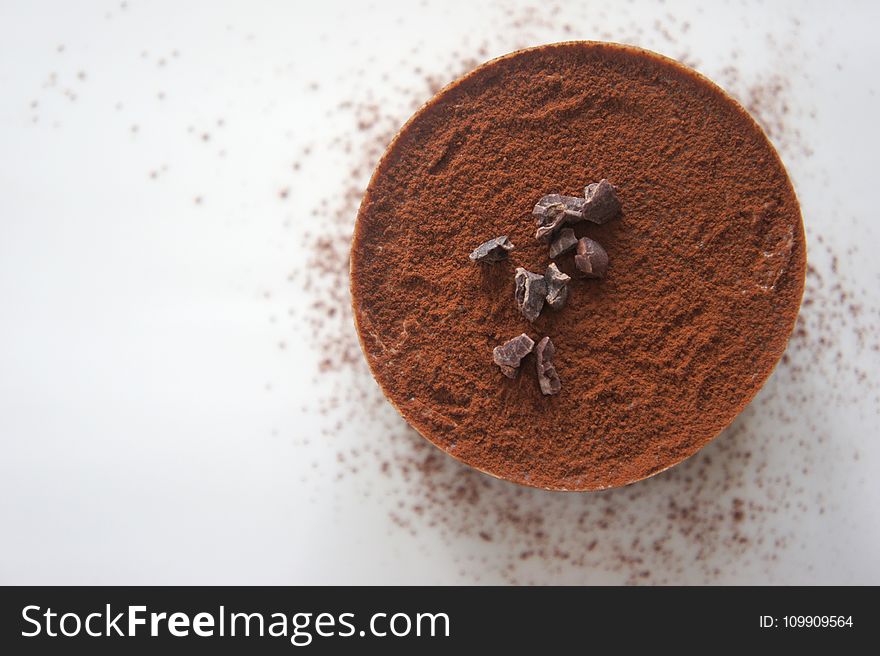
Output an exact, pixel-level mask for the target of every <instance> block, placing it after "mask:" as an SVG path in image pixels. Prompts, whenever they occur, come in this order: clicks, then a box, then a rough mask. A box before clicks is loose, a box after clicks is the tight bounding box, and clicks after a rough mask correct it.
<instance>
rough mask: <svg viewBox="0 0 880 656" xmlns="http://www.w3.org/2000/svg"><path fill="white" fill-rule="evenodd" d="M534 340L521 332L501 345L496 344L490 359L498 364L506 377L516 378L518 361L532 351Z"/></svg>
mask: <svg viewBox="0 0 880 656" xmlns="http://www.w3.org/2000/svg"><path fill="white" fill-rule="evenodd" d="M534 345H535V342H534V341H533V340H532V338H531V337H529V336H528V335H526V334H525V333H523V334H522V335H520V336H519V337H514V338H513V339H510V340H508V341H506V342H504V344H502V345H501V346H496V347H495V348H494V349H493V350H492V361H493V362H495V364H497V365H498V367H499V368H500V369H501V373H503V374H504V375H505V376H507V377H508V378H516V372H517V371H519V363H520V361H521V360H522V359H523V358H524V357H526V356H527V355H528V354H529V353H531V352H532V347H533V346H534Z"/></svg>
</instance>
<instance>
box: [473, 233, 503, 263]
mask: <svg viewBox="0 0 880 656" xmlns="http://www.w3.org/2000/svg"><path fill="white" fill-rule="evenodd" d="M512 250H513V244H512V243H510V240H509V239H508V238H507V235H502V236H501V237H495V239H490V240H489V241H486V242H483V243H482V244H480V245H479V246H477V247H476V248H475V249H474V252H473V253H471V255H470V258H471V259H472V260H473V261H474V262H486V263H489V264H492V263H494V262H500V261H501V260H503V259H505V258H506V257H507V254H508V253H509V252H510V251H512Z"/></svg>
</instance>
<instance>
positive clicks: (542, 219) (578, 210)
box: [532, 194, 587, 226]
mask: <svg viewBox="0 0 880 656" xmlns="http://www.w3.org/2000/svg"><path fill="white" fill-rule="evenodd" d="M586 203H587V199H586V198H580V197H578V196H562V195H561V194H547V195H546V196H543V197H542V198H541V200H539V201H538V203H537V204H536V205H535V209H533V210H532V215H533V216H534V217H535V220H536V223H537V224H538V225H539V226H545V225H548V224H549V223H550V222H551V221H552V220H553V219H554V218H555V217H556V215H557V214H558V213H559V212H562V214H564V215H565V216H566V217H568V218H571V219H574V220H575V222H577V221H579V220H580V219H581V218H582V217H583V215H584V205H586Z"/></svg>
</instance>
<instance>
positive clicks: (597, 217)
mask: <svg viewBox="0 0 880 656" xmlns="http://www.w3.org/2000/svg"><path fill="white" fill-rule="evenodd" d="M584 199H585V200H584V210H583V217H584V218H585V219H586V220H587V221H592V222H593V223H599V224H602V223H607V222H608V221H610V220H611V219H613V218H614V217H615V216H617V214H618V213H619V212H620V201H619V200H617V193H616V192H615V190H614V186H613V185H612V184H611V183H610V182H608V180H605V179H602V180H600V181H599V182H594V183H593V184H589V185H587V186H586V188H585V189H584Z"/></svg>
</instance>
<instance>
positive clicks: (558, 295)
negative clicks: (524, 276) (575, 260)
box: [544, 264, 571, 310]
mask: <svg viewBox="0 0 880 656" xmlns="http://www.w3.org/2000/svg"><path fill="white" fill-rule="evenodd" d="M544 280H545V281H546V283H547V296H546V301H547V305H549V306H550V307H551V308H553V309H554V310H561V309H562V308H563V307H564V306H565V301H567V300H568V283H569V281H570V280H571V276H569V275H566V274H564V273H562V271H560V270H559V268H558V267H557V266H556V265H555V264H551V265H550V266H548V267H547V272H546V273H545V274H544Z"/></svg>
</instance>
